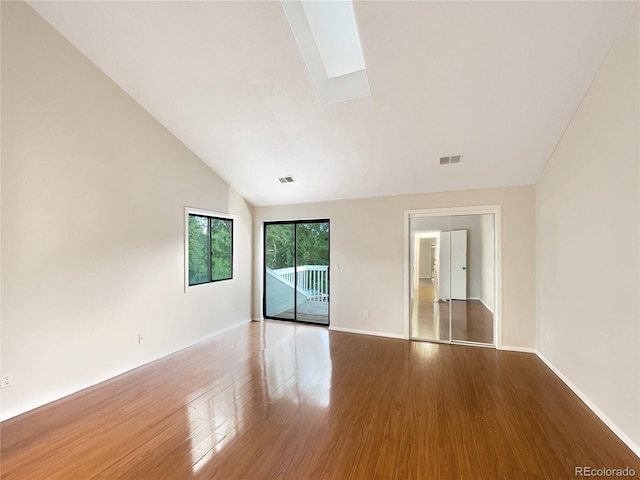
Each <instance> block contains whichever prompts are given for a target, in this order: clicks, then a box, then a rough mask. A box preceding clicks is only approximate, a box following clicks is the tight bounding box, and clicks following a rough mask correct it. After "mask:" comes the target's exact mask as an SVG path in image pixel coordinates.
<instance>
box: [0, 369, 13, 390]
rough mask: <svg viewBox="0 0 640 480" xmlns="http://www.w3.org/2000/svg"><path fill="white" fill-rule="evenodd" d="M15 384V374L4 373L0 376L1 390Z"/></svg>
mask: <svg viewBox="0 0 640 480" xmlns="http://www.w3.org/2000/svg"><path fill="white" fill-rule="evenodd" d="M12 384H13V373H3V374H2V375H0V388H6V387H10V386H11V385H12Z"/></svg>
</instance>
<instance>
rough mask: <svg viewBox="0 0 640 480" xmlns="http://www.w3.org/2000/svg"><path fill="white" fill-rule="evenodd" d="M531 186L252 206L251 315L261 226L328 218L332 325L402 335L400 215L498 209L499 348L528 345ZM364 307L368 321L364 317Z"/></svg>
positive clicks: (257, 303)
mask: <svg viewBox="0 0 640 480" xmlns="http://www.w3.org/2000/svg"><path fill="white" fill-rule="evenodd" d="M534 193H535V189H534V187H533V186H522V187H510V188H496V189H486V190H469V191H460V192H446V193H434V194H422V195H406V196H397V197H385V198H370V199H361V200H344V201H337V202H322V203H313V204H304V205H287V206H273V207H256V209H255V212H254V231H255V235H254V249H255V250H254V251H255V252H257V253H256V255H255V256H254V272H255V275H254V298H253V304H254V311H253V315H254V318H261V316H262V312H261V305H262V256H261V255H260V254H259V252H261V251H262V229H263V226H262V222H264V221H271V220H290V219H303V218H329V219H330V220H331V264H332V265H333V264H335V263H338V264H339V266H340V269H339V270H335V269H332V270H331V326H332V327H338V328H348V329H354V330H361V331H371V332H376V333H380V334H386V335H397V336H402V335H404V326H405V325H404V320H405V319H404V307H405V302H408V299H405V298H404V262H405V258H404V255H405V246H404V212H405V210H416V209H427V208H444V207H462V206H475V205H498V204H500V205H502V268H503V270H502V285H503V286H502V317H503V344H504V345H508V346H517V347H525V348H533V347H534V345H535V295H534V284H535V270H534V269H535V217H534V212H535V197H534ZM364 310H368V311H369V312H370V318H364Z"/></svg>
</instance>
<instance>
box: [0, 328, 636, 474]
mask: <svg viewBox="0 0 640 480" xmlns="http://www.w3.org/2000/svg"><path fill="white" fill-rule="evenodd" d="M1 427H2V442H0V455H1V456H2V478H3V479H6V480H9V479H28V480H40V479H49V480H56V479H57V480H61V479H73V480H76V479H82V480H84V479H102V480H111V479H129V480H205V479H206V480H209V479H222V480H239V479H248V480H266V479H275V478H279V479H284V480H308V479H313V480H321V479H335V480H347V479H351V480H360V479H363V480H364V479H366V480H369V479H379V480H408V479H420V480H434V479H440V480H446V479H465V480H466V479H488V480H493V479H514V480H515V479H572V478H573V479H575V478H576V477H575V475H574V473H575V468H576V465H591V464H595V465H597V466H598V468H600V467H599V466H602V465H606V466H611V468H617V467H618V466H619V467H620V468H624V467H628V468H629V469H634V470H635V471H636V472H638V471H640V460H639V459H638V457H636V456H635V455H634V454H633V452H632V451H631V450H630V449H629V448H627V447H626V446H625V445H624V444H623V443H622V441H620V440H619V439H618V438H617V437H616V436H615V434H614V433H613V432H612V431H611V430H610V429H609V428H608V427H607V426H606V425H605V424H604V423H603V422H602V421H600V420H599V419H598V417H597V416H596V415H595V414H594V413H593V412H591V410H589V408H588V407H587V406H586V405H585V404H584V403H582V401H581V400H580V399H579V398H578V397H576V396H575V395H574V394H573V393H572V392H571V390H570V389H569V388H568V387H567V386H566V385H565V384H564V383H563V382H562V381H560V380H559V379H558V377H556V376H555V375H554V374H553V373H552V372H551V370H549V369H548V368H547V367H546V366H545V365H544V364H543V363H542V362H541V361H540V360H539V359H538V357H537V356H536V355H533V354H530V353H519V352H505V351H498V350H493V349H488V348H464V347H460V346H453V345H438V344H432V343H427V342H410V341H404V340H398V339H392V338H382V337H376V336H369V335H356V334H352V333H343V332H330V331H328V330H327V329H326V328H320V327H316V326H309V325H299V324H292V323H289V322H276V321H273V322H268V321H267V322H252V323H251V324H247V325H242V326H240V327H237V328H234V329H233V330H230V331H228V332H225V333H223V334H221V335H218V336H216V337H214V338H212V339H210V340H206V341H204V342H201V343H199V344H197V345H195V346H193V347H190V348H187V349H185V350H181V351H179V352H176V353H175V354H173V355H169V356H167V357H164V358H162V359H160V360H157V361H155V362H152V363H149V364H147V365H143V366H141V367H139V368H136V369H134V370H131V371H129V372H127V373H125V374H123V375H120V376H118V377H115V378H112V379H111V380H108V381H106V382H104V383H101V384H98V385H95V386H93V387H91V388H88V389H86V390H83V391H81V392H78V393H77V394H75V395H70V396H68V397H65V398H63V399H61V400H58V401H56V402H53V403H50V404H48V405H46V406H44V407H42V408H38V409H35V410H31V411H29V412H27V413H25V414H23V415H19V416H17V417H13V418H11V419H9V420H5V421H4V422H2V424H1ZM600 478H603V477H600Z"/></svg>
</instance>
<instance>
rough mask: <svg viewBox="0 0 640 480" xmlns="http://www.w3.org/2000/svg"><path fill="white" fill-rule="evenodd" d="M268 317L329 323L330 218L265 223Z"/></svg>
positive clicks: (265, 289) (266, 308)
mask: <svg viewBox="0 0 640 480" xmlns="http://www.w3.org/2000/svg"><path fill="white" fill-rule="evenodd" d="M263 278H264V299H263V314H264V317H265V318H271V319H277V320H293V321H298V322H305V323H315V324H319V325H329V221H328V220H298V221H287V222H266V223H265V224H264V275H263Z"/></svg>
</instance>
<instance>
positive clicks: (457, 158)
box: [440, 155, 462, 165]
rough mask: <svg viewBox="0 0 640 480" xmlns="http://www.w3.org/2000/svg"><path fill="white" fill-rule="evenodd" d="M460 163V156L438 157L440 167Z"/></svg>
mask: <svg viewBox="0 0 640 480" xmlns="http://www.w3.org/2000/svg"><path fill="white" fill-rule="evenodd" d="M460 162H462V155H450V156H448V157H440V165H450V164H452V163H460Z"/></svg>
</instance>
